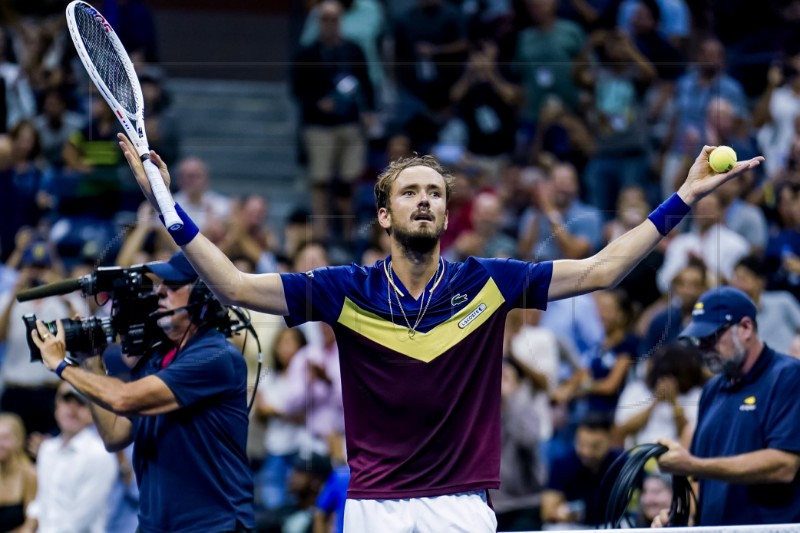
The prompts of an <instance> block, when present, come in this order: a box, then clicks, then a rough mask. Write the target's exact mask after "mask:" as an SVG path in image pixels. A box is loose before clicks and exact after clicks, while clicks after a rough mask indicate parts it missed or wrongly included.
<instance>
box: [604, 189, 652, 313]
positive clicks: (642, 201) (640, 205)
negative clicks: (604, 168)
mask: <svg viewBox="0 0 800 533" xmlns="http://www.w3.org/2000/svg"><path fill="white" fill-rule="evenodd" d="M649 214H650V205H649V203H648V202H647V196H646V193H645V191H644V189H643V188H642V187H639V186H635V185H634V186H631V187H624V188H623V189H622V190H620V191H619V195H618V196H617V206H616V209H615V210H614V218H613V219H612V220H610V221H609V222H606V224H605V226H604V227H603V238H604V242H606V243H609V242H611V241H613V240H614V239H617V238H619V237H621V236H622V235H624V234H625V233H627V232H628V231H630V230H632V229H633V228H635V227H636V226H638V225H639V224H641V223H642V222H644V221H645V219H647V215H649ZM662 242H663V241H662ZM665 247H666V243H664V244H663V245H662V244H661V243H659V245H658V246H657V247H656V248H655V249H654V250H653V251H652V252H650V254H649V255H648V256H647V257H645V258H644V260H643V261H642V262H641V263H639V264H638V265H636V267H634V269H633V270H632V271H631V272H630V274H628V275H627V276H626V277H625V279H623V280H622V281H621V282H620V284H619V285H618V286H617V287H618V288H619V289H622V290H624V291H625V292H626V293H627V294H628V297H629V298H630V300H631V303H632V304H633V305H634V306H636V307H637V308H638V309H646V308H647V307H649V306H650V305H651V304H652V303H653V302H655V301H656V300H658V298H659V297H660V296H661V291H659V290H658V286H657V285H656V279H655V272H656V271H657V270H658V268H659V267H660V266H661V263H663V261H664V252H663V248H665Z"/></svg>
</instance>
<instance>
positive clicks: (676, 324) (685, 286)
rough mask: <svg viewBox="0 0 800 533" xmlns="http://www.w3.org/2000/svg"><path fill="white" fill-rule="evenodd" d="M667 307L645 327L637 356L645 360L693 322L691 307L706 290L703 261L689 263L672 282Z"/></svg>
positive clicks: (674, 338)
mask: <svg viewBox="0 0 800 533" xmlns="http://www.w3.org/2000/svg"><path fill="white" fill-rule="evenodd" d="M671 285H672V286H671V290H670V292H669V293H668V299H667V306H666V307H665V308H664V309H662V310H661V311H659V312H658V313H656V314H655V315H654V316H653V318H652V320H651V321H650V324H649V325H648V327H647V333H646V334H645V336H644V338H643V339H642V342H641V344H640V345H639V351H638V353H639V354H640V355H641V356H642V357H644V358H647V357H649V356H650V355H651V352H652V351H653V350H654V349H656V348H660V347H661V346H663V345H664V344H667V343H670V342H672V341H674V340H676V339H677V338H678V334H679V333H680V332H681V331H682V330H683V328H684V327H686V325H687V324H688V323H689V321H690V320H691V319H692V310H693V309H694V304H695V302H697V299H698V298H700V295H701V294H703V293H704V292H705V291H707V290H708V289H709V285H708V280H707V278H706V267H705V265H704V264H703V262H702V261H697V260H691V261H689V264H687V265H686V266H685V267H683V268H682V269H681V270H680V271H679V272H678V273H677V274H676V275H675V277H674V278H673V279H672V284H671Z"/></svg>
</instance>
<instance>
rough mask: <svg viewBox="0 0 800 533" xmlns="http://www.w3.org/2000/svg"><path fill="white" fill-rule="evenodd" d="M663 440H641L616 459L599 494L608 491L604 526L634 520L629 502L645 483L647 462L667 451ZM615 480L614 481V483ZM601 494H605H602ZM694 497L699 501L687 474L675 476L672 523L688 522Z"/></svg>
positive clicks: (671, 512)
mask: <svg viewBox="0 0 800 533" xmlns="http://www.w3.org/2000/svg"><path fill="white" fill-rule="evenodd" d="M667 450H668V448H667V447H666V446H663V445H661V444H642V445H640V446H636V447H634V448H631V449H630V450H626V451H625V452H624V453H623V454H622V455H620V456H619V457H618V458H617V460H616V461H614V462H613V463H612V465H611V467H610V468H609V469H608V472H606V475H605V476H604V477H603V481H602V483H601V484H600V487H601V488H600V495H602V494H608V503H607V504H606V516H605V522H604V524H605V527H606V528H620V527H622V526H623V525H627V526H631V527H635V524H632V523H631V518H630V513H629V512H628V506H629V505H630V503H631V499H632V498H633V496H634V494H635V492H636V490H637V489H639V488H640V487H641V486H642V481H643V480H644V475H645V470H644V467H645V464H646V463H647V461H649V460H650V459H653V458H657V457H660V456H661V455H663V454H664V453H666V452H667ZM612 483H613V485H612ZM601 497H602V496H601ZM692 501H695V502H696V499H695V495H694V491H693V490H692V485H691V483H689V479H688V478H687V477H686V476H675V475H673V476H672V505H670V509H669V524H670V526H679V527H683V526H687V525H689V516H690V514H691V504H692Z"/></svg>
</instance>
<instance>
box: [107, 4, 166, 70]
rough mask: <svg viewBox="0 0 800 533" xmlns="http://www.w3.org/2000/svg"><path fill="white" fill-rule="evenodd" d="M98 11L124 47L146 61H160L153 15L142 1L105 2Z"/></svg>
mask: <svg viewBox="0 0 800 533" xmlns="http://www.w3.org/2000/svg"><path fill="white" fill-rule="evenodd" d="M97 8H98V10H100V12H101V13H103V15H104V16H105V17H106V20H108V23H109V24H111V27H112V28H114V30H115V31H116V33H117V35H118V36H119V40H120V41H122V46H124V47H125V50H128V51H129V52H135V53H137V54H141V55H142V57H143V58H144V60H145V61H147V62H148V63H154V62H156V61H158V43H157V39H156V25H155V21H154V20H153V15H152V13H151V12H150V9H149V8H148V7H147V5H146V4H145V2H143V1H142V0H103V2H102V7H101V6H97Z"/></svg>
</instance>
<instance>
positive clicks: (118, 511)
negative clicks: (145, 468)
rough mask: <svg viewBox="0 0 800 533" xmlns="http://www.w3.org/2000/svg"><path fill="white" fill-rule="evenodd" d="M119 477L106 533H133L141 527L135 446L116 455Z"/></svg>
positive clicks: (111, 497)
mask: <svg viewBox="0 0 800 533" xmlns="http://www.w3.org/2000/svg"><path fill="white" fill-rule="evenodd" d="M114 457H115V458H116V460H117V467H118V471H119V475H118V476H117V479H116V480H115V482H114V485H113V486H112V487H111V494H109V498H108V523H107V525H106V530H105V533H131V531H136V528H137V527H138V526H139V486H138V485H137V483H136V476H135V474H134V472H133V466H132V464H133V446H128V447H127V448H125V449H124V450H119V451H118V452H116V453H115V454H114Z"/></svg>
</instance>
